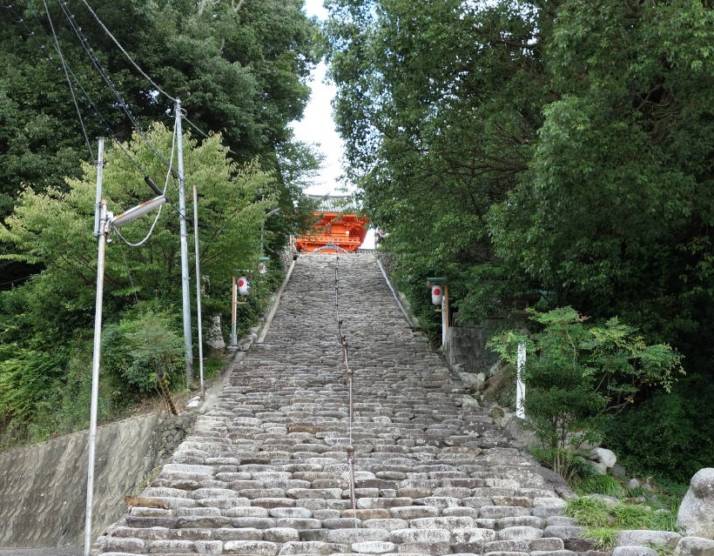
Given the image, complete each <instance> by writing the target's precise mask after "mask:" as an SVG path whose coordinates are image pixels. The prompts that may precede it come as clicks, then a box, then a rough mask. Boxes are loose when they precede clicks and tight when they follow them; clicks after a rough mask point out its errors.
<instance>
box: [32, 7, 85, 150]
mask: <svg viewBox="0 0 714 556" xmlns="http://www.w3.org/2000/svg"><path fill="white" fill-rule="evenodd" d="M42 5H43V6H44V7H45V13H46V14H47V21H48V22H49V24H50V30H51V31H52V38H53V39H54V43H55V48H56V49H57V55H58V56H59V59H60V62H61V63H62V69H63V70H64V76H65V78H66V79H67V85H69V92H70V93H71V94H72V102H73V103H74V108H75V110H76V111H77V117H78V118H79V125H80V126H81V127H82V135H83V136H84V142H85V143H86V144H87V150H88V151H89V159H90V160H94V151H92V145H91V144H90V143H89V136H88V135H87V128H86V127H84V120H83V119H82V112H81V111H80V110H79V103H77V95H75V94H74V87H73V86H72V81H71V80H70V78H69V72H68V71H67V64H66V63H65V60H64V55H63V54H62V48H60V43H59V40H58V39H57V33H55V26H54V23H52V16H50V9H49V8H48V7H47V0H42Z"/></svg>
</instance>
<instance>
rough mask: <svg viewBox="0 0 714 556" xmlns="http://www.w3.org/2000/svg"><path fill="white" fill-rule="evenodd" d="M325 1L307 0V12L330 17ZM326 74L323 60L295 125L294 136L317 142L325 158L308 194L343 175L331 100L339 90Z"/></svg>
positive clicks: (332, 186)
mask: <svg viewBox="0 0 714 556" xmlns="http://www.w3.org/2000/svg"><path fill="white" fill-rule="evenodd" d="M322 1H323V0H305V11H306V12H307V15H309V16H315V17H317V18H319V19H322V20H324V19H325V18H327V10H326V9H325V7H324V6H323V5H322ZM326 74H327V66H326V65H325V63H324V62H320V63H319V64H318V65H317V67H316V68H315V70H314V71H313V73H312V77H311V79H310V83H309V85H310V88H311V89H312V94H311V95H310V101H309V102H308V104H307V107H306V108H305V113H304V115H303V118H302V120H300V121H299V122H295V123H293V124H292V128H293V130H294V131H295V138H296V139H298V140H300V141H303V142H305V143H312V144H315V145H316V146H317V148H318V150H319V151H320V152H321V153H322V154H323V156H324V157H325V160H324V162H323V165H322V170H321V171H320V173H319V174H318V175H317V176H316V177H315V179H314V184H313V185H312V186H310V187H309V188H308V189H307V193H312V194H322V195H324V194H326V193H331V192H333V191H335V189H336V188H338V187H340V184H339V183H338V179H339V177H340V176H341V175H342V164H341V161H342V140H341V139H340V136H339V135H338V134H337V131H335V121H334V119H333V118H332V99H333V98H335V90H336V89H335V85H334V84H333V83H332V82H329V83H327V82H326Z"/></svg>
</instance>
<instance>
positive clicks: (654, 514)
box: [565, 497, 676, 550]
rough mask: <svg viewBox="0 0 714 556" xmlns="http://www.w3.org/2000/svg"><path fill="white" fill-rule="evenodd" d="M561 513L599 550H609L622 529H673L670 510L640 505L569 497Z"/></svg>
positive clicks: (673, 515)
mask: <svg viewBox="0 0 714 556" xmlns="http://www.w3.org/2000/svg"><path fill="white" fill-rule="evenodd" d="M565 513H566V515H568V516H570V517H572V518H574V519H575V520H577V522H578V523H579V524H580V525H582V526H583V527H585V528H586V533H585V536H586V538H588V539H591V540H592V541H594V542H595V545H596V546H597V548H598V549H599V550H609V549H611V548H612V547H613V546H614V544H615V540H616V538H617V534H618V532H619V531H621V530H623V529H653V530H659V531H674V530H675V529H676V515H675V514H674V513H673V512H672V511H671V510H668V509H657V510H653V509H652V508H651V507H650V506H646V505H644V504H630V503H625V502H620V503H619V504H616V505H613V506H611V507H609V506H608V505H606V504H605V503H604V502H602V501H600V500H597V499H593V498H587V497H582V498H576V499H573V500H570V501H569V502H568V506H567V508H566V511H565Z"/></svg>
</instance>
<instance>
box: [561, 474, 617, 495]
mask: <svg viewBox="0 0 714 556" xmlns="http://www.w3.org/2000/svg"><path fill="white" fill-rule="evenodd" d="M573 489H574V490H575V492H577V493H578V494H580V495H584V494H605V495H606V496H614V497H616V498H624V497H625V496H626V495H627V490H626V489H625V487H623V486H622V483H620V481H618V480H617V479H616V478H615V477H612V476H610V475H590V476H589V477H585V478H582V479H577V480H575V481H574V482H573Z"/></svg>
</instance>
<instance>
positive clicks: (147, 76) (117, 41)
mask: <svg viewBox="0 0 714 556" xmlns="http://www.w3.org/2000/svg"><path fill="white" fill-rule="evenodd" d="M82 3H83V4H84V5H85V7H86V8H87V10H89V13H91V14H92V16H93V17H94V19H95V20H96V21H97V23H98V24H99V26H100V27H101V28H102V30H103V31H104V32H105V33H106V34H107V35H108V36H109V38H111V39H112V41H113V42H114V44H115V45H117V48H119V50H121V52H122V54H124V56H126V59H127V60H129V62H130V63H131V65H132V66H134V67H135V68H136V70H137V71H138V72H139V73H140V74H141V75H142V76H143V77H144V79H146V80H147V81H148V82H149V83H150V84H151V85H152V86H153V87H154V88H155V89H156V90H157V91H158V92H160V93H161V94H162V95H164V96H165V97H166V98H168V99H170V100H171V101H172V102H176V97H174V96H172V95H170V94H169V93H167V92H166V91H165V90H164V89H162V88H161V87H160V86H159V85H158V83H156V81H155V80H154V79H152V78H151V76H150V75H149V74H148V73H146V72H145V71H144V70H143V69H142V68H141V66H139V64H138V63H137V62H136V61H135V60H134V59H133V58H132V57H131V55H130V54H129V53H128V52H127V50H126V49H125V48H124V46H122V44H121V42H119V39H117V38H116V37H115V36H114V34H113V33H112V32H111V31H110V30H109V28H108V27H107V26H106V25H105V24H104V22H103V21H102V20H101V19H100V18H99V16H98V15H97V12H95V11H94V9H93V8H92V6H90V5H89V2H87V0H82ZM183 119H184V120H186V122H187V123H188V124H189V125H190V126H191V127H192V128H193V129H195V130H196V131H197V132H198V133H199V134H200V135H202V136H203V137H205V138H206V139H208V138H209V137H210V136H209V135H208V134H207V133H206V132H205V131H203V130H202V129H201V128H200V127H198V125H197V124H195V123H193V122H192V121H191V120H190V119H189V118H188V116H186V115H185V114H184V115H183ZM228 152H229V153H231V154H233V155H235V156H238V153H236V152H234V151H233V150H231V149H230V148H229V149H228Z"/></svg>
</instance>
